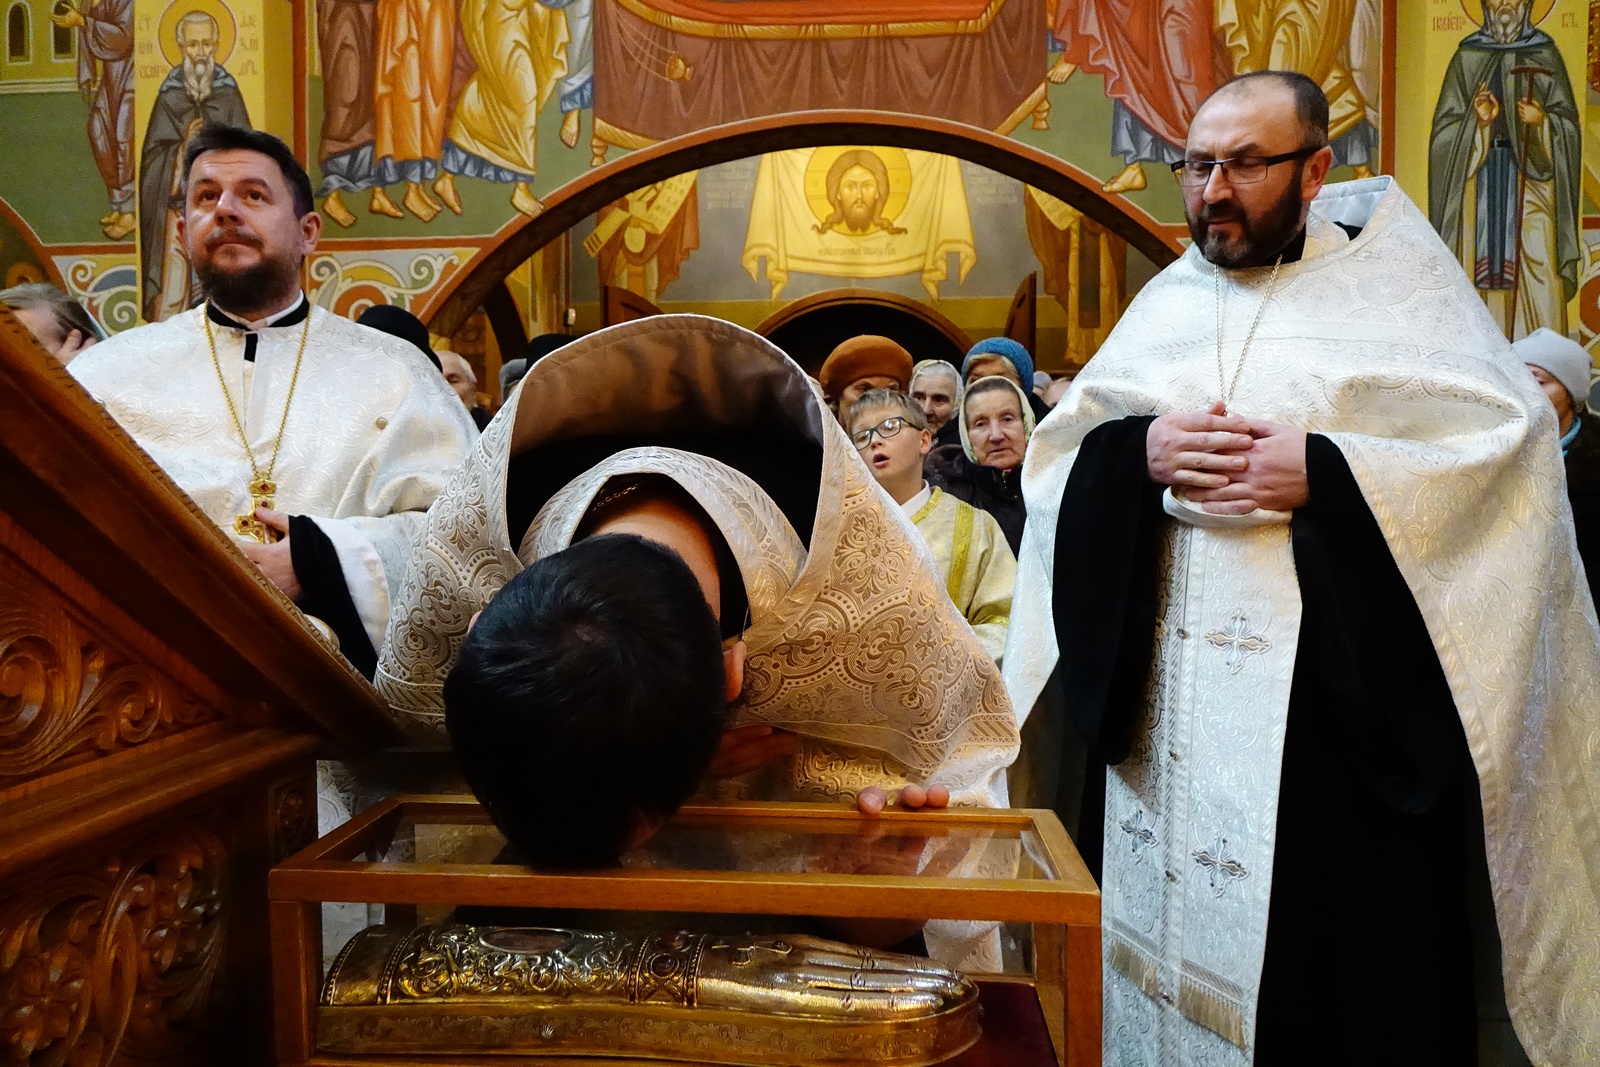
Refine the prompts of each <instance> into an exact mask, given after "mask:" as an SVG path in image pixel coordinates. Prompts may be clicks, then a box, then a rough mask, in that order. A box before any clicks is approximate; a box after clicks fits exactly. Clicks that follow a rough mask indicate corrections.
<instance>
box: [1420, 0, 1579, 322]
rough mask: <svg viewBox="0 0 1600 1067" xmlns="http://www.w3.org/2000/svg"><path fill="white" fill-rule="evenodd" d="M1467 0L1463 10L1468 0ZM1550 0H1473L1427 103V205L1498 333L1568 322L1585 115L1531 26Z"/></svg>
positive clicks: (1555, 54) (1545, 39) (1553, 54)
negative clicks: (1466, 28) (1467, 22)
mask: <svg viewBox="0 0 1600 1067" xmlns="http://www.w3.org/2000/svg"><path fill="white" fill-rule="evenodd" d="M1464 6H1467V8H1468V10H1469V12H1470V11H1471V10H1472V8H1473V7H1475V6H1476V4H1475V3H1472V2H1470V0H1469V4H1468V5H1464ZM1552 7H1553V3H1552V0H1537V2H1536V0H1482V6H1481V8H1478V17H1477V18H1475V19H1474V21H1475V22H1477V23H1478V28H1477V29H1476V30H1475V31H1474V32H1473V33H1471V34H1469V35H1468V36H1467V37H1466V38H1464V39H1463V40H1462V41H1461V43H1460V44H1459V45H1458V46H1457V48H1456V52H1455V55H1454V56H1453V57H1452V58H1451V60H1450V66H1449V69H1448V70H1447V71H1446V72H1445V78H1444V82H1443V84H1442V86H1441V87H1440V91H1439V99H1438V103H1437V105H1436V106H1435V108H1434V115H1433V136H1432V139H1431V143H1430V146H1429V167H1428V208H1429V215H1430V217H1431V218H1432V220H1433V224H1434V227H1435V228H1436V229H1437V230H1438V231H1439V235H1440V236H1441V237H1443V238H1444V241H1445V243H1446V244H1447V245H1449V246H1450V247H1451V248H1453V249H1454V250H1455V251H1456V253H1457V255H1458V256H1459V258H1460V260H1461V265H1462V267H1463V269H1465V270H1466V272H1467V274H1468V276H1469V277H1471V278H1472V280H1473V284H1474V285H1475V286H1476V287H1477V289H1478V292H1479V294H1480V295H1481V296H1482V297H1483V299H1484V302H1485V303H1486V304H1487V305H1488V307H1489V310H1490V312H1491V313H1492V314H1493V315H1494V317H1495V320H1496V321H1497V322H1498V323H1499V324H1500V326H1501V328H1502V329H1504V330H1505V332H1506V336H1507V337H1508V338H1511V339H1513V340H1515V339H1516V338H1519V337H1523V336H1526V335H1527V334H1529V333H1531V332H1532V331H1534V330H1536V329H1538V328H1539V327H1541V326H1547V327H1549V328H1550V329H1553V330H1556V331H1557V332H1559V333H1566V332H1567V303H1568V302H1569V301H1570V300H1571V299H1572V298H1573V297H1574V296H1575V295H1576V294H1577V291H1578V275H1579V273H1580V270H1581V264H1580V260H1581V258H1582V257H1581V252H1580V242H1579V230H1578V225H1579V224H1578V215H1579V201H1580V197H1581V195H1582V185H1581V167H1582V126H1583V122H1582V118H1581V113H1580V111H1579V109H1578V103H1577V99H1576V98H1575V96H1574V94H1573V90H1572V80H1571V79H1570V78H1569V77H1568V75H1567V69H1566V65H1565V63H1564V62H1563V61H1562V58H1561V53H1560V52H1559V51H1558V50H1557V48H1556V44H1555V41H1554V40H1552V39H1551V37H1550V35H1549V34H1548V33H1546V32H1544V31H1543V30H1541V29H1539V28H1538V25H1537V24H1538V22H1539V21H1540V20H1541V19H1542V18H1545V17H1548V16H1549V14H1550V13H1551V10H1552Z"/></svg>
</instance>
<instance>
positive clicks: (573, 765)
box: [444, 534, 737, 867]
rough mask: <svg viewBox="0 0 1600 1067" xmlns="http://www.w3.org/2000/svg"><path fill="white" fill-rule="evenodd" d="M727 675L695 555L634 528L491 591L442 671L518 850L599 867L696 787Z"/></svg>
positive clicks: (724, 711) (453, 708)
mask: <svg viewBox="0 0 1600 1067" xmlns="http://www.w3.org/2000/svg"><path fill="white" fill-rule="evenodd" d="M727 682H728V677H727V671H726V668H725V667H724V663H723V650H722V636H721V631H720V628H719V625H718V622H717V618H716V616H715V614H714V613H713V612H712V610H711V606H710V605H709V604H708V603H707V602H706V596H705V593H704V592H703V590H702V588H701V586H700V584H699V582H698V581H697V580H696V577H695V575H694V573H693V572H692V571H691V570H690V568H689V565H688V564H687V563H685V562H684V560H683V559H682V558H681V557H680V556H678V555H677V554H676V553H674V552H672V551H671V550H669V549H667V548H665V547H663V546H662V545H659V544H656V543H654V542H651V541H647V540H645V539H644V538H642V537H637V536H633V535H629V534H601V535H598V536H594V537H590V538H587V539H585V540H582V541H579V542H578V543H577V544H575V545H573V546H572V547H570V548H567V549H565V550H564V551H561V552H557V553H554V554H553V555H549V556H546V557H545V558H544V559H541V560H539V561H538V562H536V563H535V564H533V566H531V567H529V568H528V569H526V570H524V571H522V572H521V573H520V574H518V575H517V576H516V577H514V578H512V579H511V581H509V582H507V583H506V585H505V587H504V588H503V589H502V590H501V591H500V593H499V594H498V595H496V596H495V598H494V599H493V600H492V601H490V603H489V606H488V607H486V608H485V609H484V611H483V613H482V614H481V615H480V616H479V617H478V620H477V622H476V624H475V625H474V626H473V628H472V630H471V632H470V633H469V634H468V635H467V639H466V641H465V642H464V643H463V644H462V646H461V655H460V658H459V659H458V660H457V662H456V665H455V667H454V669H452V670H451V672H450V675H449V678H448V679H447V680H446V681H445V686H444V699H445V725H446V728H447V729H448V730H449V733H450V743H451V747H452V748H453V749H454V750H455V753H456V759H457V761H458V762H459V763H460V765H461V769H462V773H463V774H464V775H465V776H466V779H467V784H468V785H469V786H471V787H472V791H473V793H475V794H476V795H477V797H478V799H479V800H480V801H481V802H482V803H483V806H484V808H485V809H486V810H487V811H488V812H489V816H490V817H491V818H492V819H493V820H494V823H495V825H496V826H497V827H499V829H500V832H501V833H503V834H505V836H506V839H507V840H508V841H510V842H511V844H512V845H513V846H515V847H516V849H517V850H518V851H519V852H520V853H521V855H520V857H519V858H521V859H523V860H525V861H527V862H529V863H532V864H534V865H535V866H541V867H543V866H550V867H594V866H605V865H609V864H611V863H614V862H615V861H616V859H617V857H618V856H619V855H621V854H622V852H624V851H626V849H627V848H629V847H630V846H631V845H633V844H636V843H638V842H640V841H642V840H643V839H644V838H646V837H648V836H649V835H650V833H651V832H652V831H654V830H655V829H656V828H657V827H658V826H660V825H661V824H662V823H664V822H666V821H667V820H668V819H670V818H671V817H672V815H673V814H674V813H675V812H676V811H677V810H678V808H679V807H680V806H681V805H682V804H683V802H684V801H685V800H686V799H688V797H689V795H690V794H691V793H693V792H694V790H695V788H696V787H697V786H698V785H699V784H700V780H701V779H702V778H703V777H704V776H705V774H706V770H707V768H708V767H709V766H710V764H711V760H712V757H713V756H714V755H715V754H716V752H717V745H718V742H719V741H720V739H721V737H722V732H723V728H724V727H725V726H726V724H727V718H728V703H729V700H730V695H729V693H728V689H729V686H728V684H727ZM733 695H737V689H735V690H734V694H733Z"/></svg>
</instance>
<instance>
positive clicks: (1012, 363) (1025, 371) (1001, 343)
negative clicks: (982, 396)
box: [961, 337, 1050, 421]
mask: <svg viewBox="0 0 1600 1067" xmlns="http://www.w3.org/2000/svg"><path fill="white" fill-rule="evenodd" d="M996 375H998V376H999V377H1002V378H1009V379H1010V380H1011V381H1012V382H1013V383H1015V385H1016V386H1017V388H1018V389H1021V390H1022V394H1023V396H1024V397H1025V398H1026V399H1027V402H1028V407H1029V408H1030V409H1031V410H1032V411H1033V417H1034V420H1035V421H1037V420H1039V419H1042V418H1044V417H1045V416H1046V415H1048V414H1049V413H1050V409H1049V407H1047V406H1046V405H1045V402H1044V401H1043V400H1041V399H1040V398H1039V397H1038V396H1036V395H1034V393H1033V357H1032V356H1030V355H1028V350H1027V349H1026V348H1023V347H1022V345H1021V344H1019V343H1018V342H1016V341H1013V340H1012V339H1011V338H1009V337H986V338H984V339H983V340H982V341H979V342H978V343H977V344H975V345H973V346H972V348H971V350H970V351H968V352H967V358H966V359H965V360H963V361H962V363H961V378H962V380H963V381H964V382H966V384H967V386H968V387H969V388H970V387H971V385H972V383H973V382H975V381H977V380H978V379H980V378H989V377H993V376H996Z"/></svg>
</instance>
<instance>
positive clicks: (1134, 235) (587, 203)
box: [421, 110, 1183, 335]
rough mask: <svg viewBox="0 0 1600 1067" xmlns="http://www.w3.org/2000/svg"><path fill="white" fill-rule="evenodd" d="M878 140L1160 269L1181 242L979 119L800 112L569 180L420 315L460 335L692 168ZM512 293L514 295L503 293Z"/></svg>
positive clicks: (1082, 176)
mask: <svg viewBox="0 0 1600 1067" xmlns="http://www.w3.org/2000/svg"><path fill="white" fill-rule="evenodd" d="M830 144H870V145H885V146H889V147H893V148H915V149H921V150H923V151H929V152H940V153H943V154H944V155H948V156H955V157H957V158H959V159H965V160H967V161H968V162H970V163H976V164H978V165H979V166H984V167H988V168H989V169H990V170H994V171H998V172H1000V173H1001V174H1005V175H1007V176H1009V177H1012V178H1015V179H1017V180H1018V181H1020V182H1023V183H1025V184H1027V185H1031V186H1033V187H1034V188H1035V189H1038V190H1040V191H1041V192H1046V193H1049V194H1050V195H1051V196H1054V197H1057V198H1059V199H1061V200H1063V201H1065V202H1066V203H1068V204H1069V205H1071V206H1072V207H1073V208H1074V209H1076V210H1078V211H1081V212H1082V213H1083V214H1085V215H1087V216H1088V217H1089V218H1091V219H1093V220H1094V221H1095V222H1098V223H1099V224H1100V225H1102V226H1104V227H1105V228H1106V229H1108V230H1110V231H1111V232H1112V233H1114V234H1116V235H1117V236H1118V237H1121V238H1122V239H1123V240H1125V241H1127V242H1128V244H1130V245H1132V246H1133V247H1134V248H1136V249H1138V250H1139V251H1140V252H1141V253H1142V254H1144V255H1145V256H1146V257H1148V258H1149V259H1150V260H1151V261H1152V262H1153V263H1155V265H1156V266H1157V267H1164V266H1166V265H1167V264H1168V263H1171V262H1172V261H1173V260H1175V259H1177V258H1178V256H1180V255H1182V254H1183V246H1182V245H1180V244H1179V243H1178V242H1177V240H1176V239H1175V238H1173V237H1172V236H1170V235H1169V234H1168V233H1167V232H1166V231H1165V230H1164V229H1163V227H1162V226H1161V224H1160V223H1158V222H1157V221H1156V220H1155V219H1154V218H1152V217H1151V216H1150V215H1149V214H1148V213H1147V212H1145V211H1144V210H1143V209H1141V208H1137V207H1134V206H1133V205H1132V204H1130V203H1128V201H1127V200H1125V199H1124V198H1122V197H1120V196H1108V195H1106V194H1105V193H1104V192H1102V191H1101V189H1100V179H1098V178H1096V177H1094V176H1093V175H1091V174H1089V173H1087V172H1085V171H1082V170H1080V169H1078V168H1077V167H1075V166H1073V165H1072V164H1070V163H1068V162H1066V161H1065V160H1061V159H1057V158H1056V157H1055V156H1052V155H1050V154H1049V153H1048V152H1043V151H1041V150H1039V149H1037V148H1034V147H1032V146H1030V145H1025V144H1022V143H1021V142H1019V141H1014V140H1012V139H1011V138H1009V137H1005V136H1002V135H1000V134H997V133H991V132H989V131H988V130H982V129H979V128H977V127H976V126H966V125H963V124H962V123H959V122H951V121H949V120H948V119H936V118H930V117H928V116H924V115H904V114H899V113H896V112H887V111H848V110H838V111H801V112H795V113H792V114H787V115H769V116H765V117H763V118H756V119H746V120H744V121H742V122H731V123H728V124H727V125H725V126H713V127H711V128H709V129H705V130H700V131H698V132H696V133H693V134H687V135H685V136H682V137H674V138H672V139H670V140H666V141H661V142H659V143H657V144H653V145H651V146H649V147H648V148H642V149H639V150H638V151H636V152H630V153H629V154H627V155H625V156H622V157H621V158H619V159H616V160H613V161H612V162H610V163H607V164H606V165H605V166H602V167H597V168H596V169H594V170H591V171H589V172H588V173H587V174H584V175H582V176H580V177H578V178H575V179H573V180H572V181H570V182H567V183H566V184H565V185H562V186H561V187H560V188H558V189H556V190H555V191H554V192H552V193H551V194H550V195H549V196H548V197H546V198H545V201H544V210H543V211H542V212H540V213H539V214H538V215H536V216H534V217H533V218H526V217H518V218H516V219H513V220H512V221H511V222H508V223H507V224H506V225H505V226H503V227H502V228H501V229H500V232H499V233H497V234H495V236H494V238H493V240H492V241H491V242H490V243H489V244H488V245H486V246H485V247H484V248H482V249H481V250H480V251H479V252H478V253H477V255H475V256H473V257H472V259H471V260H469V261H468V263H467V265H466V267H465V269H463V270H462V271H461V272H460V273H459V274H457V275H456V277H455V278H454V279H452V280H451V281H450V282H449V283H447V284H446V285H445V286H443V287H442V288H441V289H440V290H439V292H438V293H437V294H436V295H435V296H434V297H433V299H431V300H430V301H428V304H427V306H425V307H424V308H423V310H422V313H421V317H422V319H423V321H424V322H426V323H428V327H429V329H430V330H432V331H433V332H434V333H435V334H439V335H448V334H452V333H454V332H455V331H456V330H457V329H458V328H459V327H460V326H461V324H462V323H463V322H465V321H466V319H467V317H468V316H469V315H471V314H472V312H473V311H474V310H475V309H476V308H478V307H488V306H490V305H494V304H496V303H499V302H501V301H500V300H499V298H500V296H501V294H502V293H505V289H504V282H505V279H506V278H507V276H509V275H510V274H511V272H512V271H514V270H516V268H517V267H518V266H520V265H521V264H522V263H524V262H526V261H527V260H528V259H529V258H530V257H531V256H532V255H533V254H534V253H535V252H537V251H538V250H539V249H541V248H543V247H544V246H545V245H547V244H549V243H550V242H551V241H553V240H555V239H556V238H557V237H558V236H560V235H561V234H563V233H565V232H566V231H567V230H569V229H571V228H572V227H573V226H576V225H577V224H578V223H579V222H581V221H583V219H585V218H586V217H588V216H590V215H593V214H594V213H595V212H597V211H599V210H600V209H601V208H603V207H604V206H605V205H607V204H609V203H611V202H612V201H613V200H617V199H620V198H622V197H624V196H626V195H627V194H628V193H631V192H633V191H634V190H635V189H640V188H643V187H644V186H646V185H650V184H652V183H653V182H658V181H663V180H665V179H667V178H670V177H672V176H673V175H676V174H682V173H683V172H684V171H689V170H696V169H699V168H703V167H710V166H715V165H716V164H718V163H728V162H731V161H732V160H736V159H747V158H749V157H750V156H759V155H763V154H765V153H767V152H779V151H783V150H784V149H790V148H817V147H820V146H823V145H830ZM505 295H506V296H507V297H509V293H505Z"/></svg>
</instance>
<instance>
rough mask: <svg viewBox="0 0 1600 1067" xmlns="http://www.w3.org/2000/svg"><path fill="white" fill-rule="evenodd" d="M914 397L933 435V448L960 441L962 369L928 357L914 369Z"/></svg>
mask: <svg viewBox="0 0 1600 1067" xmlns="http://www.w3.org/2000/svg"><path fill="white" fill-rule="evenodd" d="M909 392H910V394H911V399H912V400H914V401H916V404H917V407H919V408H921V409H922V417H923V418H924V419H926V420H927V422H928V430H929V432H931V433H932V434H933V447H935V448H938V447H939V446H941V445H958V444H960V443H961V427H960V423H959V422H958V421H957V419H956V417H955V415H956V409H957V408H958V407H960V406H961V393H962V386H961V372H960V371H958V370H956V368H955V365H954V364H953V363H946V362H945V361H944V360H942V359H925V360H923V361H922V362H921V363H918V364H917V365H916V366H915V367H912V368H911V388H910V390H909Z"/></svg>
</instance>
